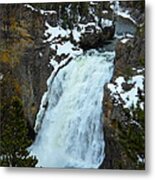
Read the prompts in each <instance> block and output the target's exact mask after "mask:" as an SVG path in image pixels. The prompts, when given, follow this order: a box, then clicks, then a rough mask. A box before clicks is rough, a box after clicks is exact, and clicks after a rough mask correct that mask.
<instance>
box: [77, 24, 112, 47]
mask: <svg viewBox="0 0 155 180" xmlns="http://www.w3.org/2000/svg"><path fill="white" fill-rule="evenodd" d="M114 34H115V26H114V25H112V26H110V27H104V28H101V29H97V28H96V27H95V26H88V27H87V28H86V32H85V33H84V34H82V36H81V39H80V43H79V45H80V47H81V48H82V49H84V50H88V49H92V48H98V47H103V46H104V43H106V41H108V40H112V39H113V36H114Z"/></svg>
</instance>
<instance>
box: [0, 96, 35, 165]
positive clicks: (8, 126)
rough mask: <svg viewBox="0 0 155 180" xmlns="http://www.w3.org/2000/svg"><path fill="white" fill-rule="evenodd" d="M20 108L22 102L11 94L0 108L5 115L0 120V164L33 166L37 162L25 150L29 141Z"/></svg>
mask: <svg viewBox="0 0 155 180" xmlns="http://www.w3.org/2000/svg"><path fill="white" fill-rule="evenodd" d="M22 109H23V108H22V102H21V100H20V98H18V97H17V96H12V97H11V99H10V100H8V101H7V103H5V104H3V106H1V108H0V110H1V115H5V119H3V122H1V136H0V166H9V167H34V166H35V164H36V163H37V159H36V158H35V157H32V156H29V152H28V151H27V147H28V146H30V144H31V141H30V140H29V139H28V137H27V134H28V129H27V125H26V121H25V120H24V114H23V110H22ZM6 115H7V116H6Z"/></svg>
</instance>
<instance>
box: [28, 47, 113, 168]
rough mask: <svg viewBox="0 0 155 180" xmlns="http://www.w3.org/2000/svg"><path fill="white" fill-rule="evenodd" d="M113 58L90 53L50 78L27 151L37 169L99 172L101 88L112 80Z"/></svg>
mask: <svg viewBox="0 0 155 180" xmlns="http://www.w3.org/2000/svg"><path fill="white" fill-rule="evenodd" d="M114 57H115V52H114V51H113V52H110V51H109V52H97V51H95V50H91V51H88V52H87V53H85V54H84V55H81V56H79V57H76V58H74V59H73V60H71V61H70V62H69V63H68V65H66V66H65V67H63V68H62V69H60V71H59V72H58V73H57V74H56V75H55V77H54V76H53V73H52V74H51V77H50V78H49V79H48V81H47V82H48V83H47V85H48V90H47V92H46V93H45V94H44V96H43V98H42V103H41V107H40V110H39V112H38V116H37V119H36V127H37V128H38V127H39V129H38V135H37V137H36V140H35V142H34V143H33V144H32V146H31V147H30V148H29V151H30V154H31V155H35V156H36V157H37V159H38V164H37V167H53V168H98V167H99V166H100V164H101V163H102V162H103V160H104V156H105V155H104V146H105V145H104V136H103V117H102V101H103V87H104V84H105V83H107V82H109V81H110V79H111V77H112V74H113V60H114ZM45 102H46V106H45ZM37 128H36V129H37Z"/></svg>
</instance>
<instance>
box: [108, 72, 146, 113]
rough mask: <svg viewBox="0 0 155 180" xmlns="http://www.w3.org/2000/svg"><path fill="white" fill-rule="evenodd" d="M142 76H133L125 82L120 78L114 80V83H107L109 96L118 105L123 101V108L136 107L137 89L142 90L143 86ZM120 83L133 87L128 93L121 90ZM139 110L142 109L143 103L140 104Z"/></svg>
mask: <svg viewBox="0 0 155 180" xmlns="http://www.w3.org/2000/svg"><path fill="white" fill-rule="evenodd" d="M143 81H144V76H143V75H136V76H133V77H132V78H131V79H130V80H128V81H127V82H126V81H125V79H124V77H122V76H120V77H118V78H117V79H116V80H115V83H114V84H113V83H109V84H108V88H109V89H110V93H111V96H113V97H114V99H115V100H116V101H117V103H118V104H121V103H122V102H121V100H123V102H124V105H123V107H124V108H128V109H130V108H131V107H132V105H133V106H134V107H137V102H138V100H139V98H138V89H140V90H143V89H144V85H143ZM122 83H128V84H133V87H132V88H131V89H130V90H129V91H124V89H123V88H122ZM140 108H141V109H142V110H143V109H144V103H141V104H140Z"/></svg>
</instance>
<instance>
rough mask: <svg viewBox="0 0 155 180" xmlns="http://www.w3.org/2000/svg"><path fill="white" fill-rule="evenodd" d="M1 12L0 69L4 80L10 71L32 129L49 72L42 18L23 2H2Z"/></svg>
mask: <svg viewBox="0 0 155 180" xmlns="http://www.w3.org/2000/svg"><path fill="white" fill-rule="evenodd" d="M0 11H1V15H0V19H1V26H0V27H1V29H0V37H1V49H0V57H1V61H0V64H1V66H0V72H1V73H2V74H3V75H4V78H3V80H5V78H6V77H7V76H8V75H9V74H11V78H12V80H15V81H16V86H18V87H19V91H20V92H19V96H20V97H21V99H22V102H23V107H24V114H25V118H26V119H27V120H28V122H29V123H28V124H29V127H30V129H31V128H33V125H34V119H35V116H36V113H37V111H38V108H39V105H40V101H41V97H42V95H43V93H44V92H45V91H46V80H47V78H48V77H49V75H50V73H51V68H50V67H49V66H48V64H49V57H50V50H49V45H48V44H44V43H43V34H44V30H45V26H44V21H45V20H44V17H43V16H41V15H40V14H39V13H37V12H32V11H31V10H30V9H28V8H26V7H24V6H23V5H1V6H0ZM4 14H5V15H8V16H6V19H5V18H4V17H5V16H4ZM2 47H3V48H2ZM6 66H7V68H6ZM12 80H11V81H12ZM8 83H11V82H8Z"/></svg>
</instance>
